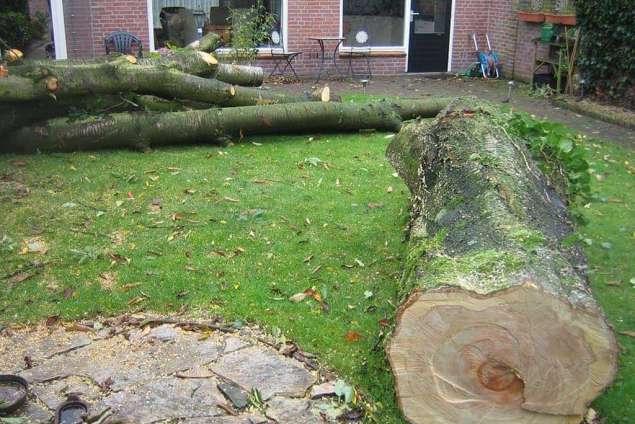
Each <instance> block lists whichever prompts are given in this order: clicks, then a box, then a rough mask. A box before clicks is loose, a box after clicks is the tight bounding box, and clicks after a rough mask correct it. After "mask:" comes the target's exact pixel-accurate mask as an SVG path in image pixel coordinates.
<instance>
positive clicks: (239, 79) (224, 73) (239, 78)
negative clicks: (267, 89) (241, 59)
mask: <svg viewBox="0 0 635 424" xmlns="http://www.w3.org/2000/svg"><path fill="white" fill-rule="evenodd" d="M214 78H216V79H217V80H219V81H224V82H227V83H230V84H235V85H242V86H243V87H258V86H261V85H262V82H263V80H264V79H265V73H264V71H263V70H262V68H261V67H259V66H245V65H233V64H229V63H219V64H218V68H217V70H216V74H215V75H214Z"/></svg>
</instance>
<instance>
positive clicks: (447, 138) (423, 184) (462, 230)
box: [387, 98, 617, 424]
mask: <svg viewBox="0 0 635 424" xmlns="http://www.w3.org/2000/svg"><path fill="white" fill-rule="evenodd" d="M496 114H497V110H496V108H495V107H493V106H490V105H488V104H486V103H482V102H478V101H477V100H476V99H472V98H469V99H458V100H455V101H453V102H451V103H450V105H449V106H448V107H447V108H446V109H445V110H444V111H442V112H441V113H440V114H439V115H438V116H437V118H436V119H435V120H434V121H433V122H432V123H426V122H423V121H419V122H415V123H411V124H407V125H405V126H404V128H402V130H401V131H400V133H399V134H398V135H397V137H395V138H394V140H393V142H392V143H391V145H390V146H389V148H388V151H387V156H388V158H389V160H390V161H391V163H392V164H393V165H394V167H395V168H396V169H397V171H398V173H399V174H400V175H401V176H402V178H404V180H405V181H406V183H407V185H408V186H409V189H410V191H411V192H412V199H413V200H412V220H411V223H410V228H409V230H410V232H409V234H410V241H409V243H410V245H409V254H408V259H407V261H406V269H405V271H404V278H403V282H402V284H403V285H402V287H401V290H402V294H403V296H404V299H405V300H404V302H403V303H402V305H401V307H400V308H399V311H398V313H397V319H396V328H395V331H394V333H393V335H392V338H391V340H390V343H389V346H388V348H387V353H388V357H389V360H390V363H391V366H392V370H393V373H394V375H395V382H396V383H395V384H396V390H397V398H398V401H399V405H400V407H401V409H402V411H403V413H404V415H405V417H406V418H407V419H408V420H409V421H410V422H411V423H413V424H424V423H425V424H457V423H466V424H467V423H477V422H479V423H480V422H482V423H488V424H496V423H501V424H502V423H515V424H543V423H544V424H565V423H566V424H573V423H579V422H580V421H581V420H582V417H583V416H584V414H585V411H586V408H587V407H588V404H589V403H590V402H591V401H592V400H593V399H595V398H596V397H597V396H598V395H599V394H600V393H601V392H602V391H603V390H604V388H605V387H607V386H608V385H609V384H610V383H611V381H612V380H613V378H614V375H615V372H616V364H617V345H616V341H615V338H614V335H613V332H612V330H611V328H610V326H609V325H608V324H607V321H606V319H605V317H604V314H603V313H602V310H601V309H600V307H599V306H598V304H597V302H596V301H595V299H594V298H593V297H592V294H591V290H590V288H589V285H588V282H587V280H586V277H585V276H584V274H583V273H582V272H581V271H580V269H581V268H583V265H584V257H583V256H582V254H581V252H580V251H579V250H578V249H577V247H576V246H568V245H567V243H566V242H565V240H566V239H567V237H568V236H569V235H571V233H572V226H571V224H570V217H569V214H568V212H567V209H566V206H565V205H564V203H563V202H562V201H561V200H560V199H559V197H558V195H557V194H556V192H555V191H554V190H553V189H552V187H550V186H549V184H548V182H547V181H546V179H545V177H544V175H543V174H542V173H541V172H540V171H539V170H538V168H537V167H536V166H535V165H534V164H533V162H532V161H531V160H528V158H529V154H528V152H527V151H526V149H525V147H524V144H523V143H522V141H520V140H514V139H512V138H510V136H509V135H508V134H507V133H506V131H505V130H504V129H503V128H502V127H501V126H500V125H499V124H498V123H497V120H496Z"/></svg>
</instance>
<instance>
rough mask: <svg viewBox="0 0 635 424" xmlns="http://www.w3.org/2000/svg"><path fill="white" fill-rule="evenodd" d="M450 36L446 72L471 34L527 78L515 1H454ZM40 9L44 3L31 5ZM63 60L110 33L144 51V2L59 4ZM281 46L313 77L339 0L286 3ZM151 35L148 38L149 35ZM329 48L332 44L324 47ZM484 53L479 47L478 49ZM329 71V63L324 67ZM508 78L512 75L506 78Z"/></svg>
mask: <svg viewBox="0 0 635 424" xmlns="http://www.w3.org/2000/svg"><path fill="white" fill-rule="evenodd" d="M454 1H455V5H454V33H453V39H452V40H451V43H452V57H451V67H450V71H451V72H461V71H463V70H464V69H466V68H467V66H468V65H469V64H470V63H472V62H474V61H475V52H474V45H473V42H472V40H471V38H470V34H471V33H473V32H480V33H482V32H488V33H489V35H490V39H491V41H492V47H493V48H494V49H495V50H496V51H498V52H499V54H500V58H501V61H502V63H503V73H504V75H505V76H506V77H514V78H519V79H529V78H530V77H531V71H532V59H533V55H534V53H533V51H534V45H533V43H532V42H531V39H532V38H534V37H536V36H538V35H539V29H540V26H539V25H536V24H528V23H525V22H519V21H518V19H517V17H516V4H517V0H498V1H497V0H454ZM31 3H32V4H34V5H35V4H37V5H38V6H37V7H40V4H41V3H46V0H31ZM63 4H64V9H65V13H64V14H65V24H66V36H67V37H66V38H67V50H68V56H69V57H71V58H82V57H92V56H99V55H102V54H103V53H104V47H103V39H104V37H105V36H106V35H107V34H109V33H110V32H112V31H129V32H131V33H133V34H135V35H137V36H138V37H140V38H141V40H142V42H143V44H144V50H146V51H147V50H148V47H149V45H150V43H149V41H150V40H149V36H150V33H149V29H148V15H147V2H146V0H63ZM287 16H288V27H287V32H288V34H287V43H288V44H287V47H288V50H289V51H301V52H303V54H302V55H301V56H299V57H298V58H297V59H296V61H295V62H294V66H295V68H296V70H297V71H298V73H299V74H301V75H311V74H315V73H316V70H317V69H318V67H319V55H318V51H319V47H318V44H317V42H316V41H313V40H309V39H308V37H310V36H315V35H318V36H319V35H322V36H337V35H339V31H340V19H341V16H340V0H288V10H287ZM152 36H153V35H152ZM329 47H330V48H331V49H332V48H333V44H331V45H330V46H329V45H328V44H327V49H328V48H329ZM480 47H481V49H484V48H485V46H483V45H482V46H480ZM397 50H398V49H396V50H395V51H390V52H373V56H372V57H371V64H372V65H371V66H372V71H373V74H374V75H395V74H401V73H403V72H405V67H406V61H407V58H406V54H405V53H403V52H399V51H397ZM353 63H354V68H355V69H356V73H359V74H362V73H364V72H365V61H364V60H363V59H362V60H360V59H356V60H354V61H353ZM258 65H260V66H263V67H264V68H265V69H266V70H270V69H271V68H272V67H273V62H272V60H270V59H267V58H266V55H262V57H261V58H260V59H259V60H258ZM338 66H340V67H341V68H346V67H347V66H348V60H347V59H345V58H342V57H340V58H339V59H338ZM328 67H329V68H332V62H329V63H328ZM512 74H513V75H512Z"/></svg>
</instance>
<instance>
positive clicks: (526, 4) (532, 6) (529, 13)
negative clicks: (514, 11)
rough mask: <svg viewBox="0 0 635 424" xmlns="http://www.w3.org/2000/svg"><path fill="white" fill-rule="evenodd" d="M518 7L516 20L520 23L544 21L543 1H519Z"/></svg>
mask: <svg viewBox="0 0 635 424" xmlns="http://www.w3.org/2000/svg"><path fill="white" fill-rule="evenodd" d="M518 6H519V7H518V19H520V20H521V21H524V22H533V23H541V22H544V21H545V14H544V13H543V0H521V1H520V2H519V5H518Z"/></svg>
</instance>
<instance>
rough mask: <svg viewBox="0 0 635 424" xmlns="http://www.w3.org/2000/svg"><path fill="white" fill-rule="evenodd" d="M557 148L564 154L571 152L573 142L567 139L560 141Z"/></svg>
mask: <svg viewBox="0 0 635 424" xmlns="http://www.w3.org/2000/svg"><path fill="white" fill-rule="evenodd" d="M558 148H559V149H560V150H561V151H562V152H564V153H569V152H571V150H573V141H571V140H570V139H568V138H565V139H562V140H560V143H558Z"/></svg>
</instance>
